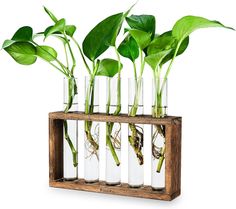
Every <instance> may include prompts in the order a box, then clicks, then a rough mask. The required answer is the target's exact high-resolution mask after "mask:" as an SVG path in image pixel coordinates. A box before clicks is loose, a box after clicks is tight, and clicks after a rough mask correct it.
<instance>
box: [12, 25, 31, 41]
mask: <svg viewBox="0 0 236 209" xmlns="http://www.w3.org/2000/svg"><path fill="white" fill-rule="evenodd" d="M32 36H33V29H32V28H31V27H29V26H24V27H22V28H20V29H18V30H17V31H16V33H15V34H14V36H13V37H12V39H11V40H14V41H31V40H32Z"/></svg>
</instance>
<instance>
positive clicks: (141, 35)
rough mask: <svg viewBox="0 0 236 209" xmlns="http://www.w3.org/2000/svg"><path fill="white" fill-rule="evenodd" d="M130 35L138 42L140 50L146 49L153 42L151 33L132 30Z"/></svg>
mask: <svg viewBox="0 0 236 209" xmlns="http://www.w3.org/2000/svg"><path fill="white" fill-rule="evenodd" d="M129 33H130V35H131V36H132V37H133V38H134V40H135V41H136V42H137V44H138V46H139V47H140V49H142V50H143V49H145V48H146V47H147V46H148V44H149V43H150V42H151V35H152V34H151V33H147V32H144V31H141V30H136V29H131V30H129Z"/></svg>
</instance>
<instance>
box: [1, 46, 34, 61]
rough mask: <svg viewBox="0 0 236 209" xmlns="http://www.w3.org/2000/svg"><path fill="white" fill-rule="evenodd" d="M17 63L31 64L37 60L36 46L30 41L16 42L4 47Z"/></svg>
mask: <svg viewBox="0 0 236 209" xmlns="http://www.w3.org/2000/svg"><path fill="white" fill-rule="evenodd" d="M4 50H5V51H6V52H7V53H8V54H9V55H10V56H11V57H12V58H13V59H14V60H15V61H16V62H17V63H19V64H22V65H31V64H33V63H35V62H36V60H37V57H36V48H35V46H34V45H33V44H31V43H28V42H15V43H13V44H12V45H10V46H8V47H6V48H5V49H4Z"/></svg>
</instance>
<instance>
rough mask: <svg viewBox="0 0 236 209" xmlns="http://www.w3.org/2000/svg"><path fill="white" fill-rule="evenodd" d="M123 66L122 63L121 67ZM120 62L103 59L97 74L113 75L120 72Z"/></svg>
mask: <svg viewBox="0 0 236 209" xmlns="http://www.w3.org/2000/svg"><path fill="white" fill-rule="evenodd" d="M122 67H123V66H122V65H121V68H122ZM119 70H120V69H119V62H118V61H117V60H113V59H103V60H101V62H100V64H99V67H98V70H97V73H96V75H98V76H107V77H113V76H115V75H116V74H117V73H118V72H119Z"/></svg>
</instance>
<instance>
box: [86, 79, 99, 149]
mask: <svg viewBox="0 0 236 209" xmlns="http://www.w3.org/2000/svg"><path fill="white" fill-rule="evenodd" d="M93 100H94V76H90V79H89V86H88V88H87V90H86V98H85V114H91V113H93V105H94V104H93V103H94V101H93ZM91 128H92V122H91V121H85V133H86V137H87V140H88V141H89V142H90V144H91V145H92V146H93V147H94V149H95V150H98V149H99V145H98V144H97V142H96V141H95V140H94V139H93V136H92V134H91Z"/></svg>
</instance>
